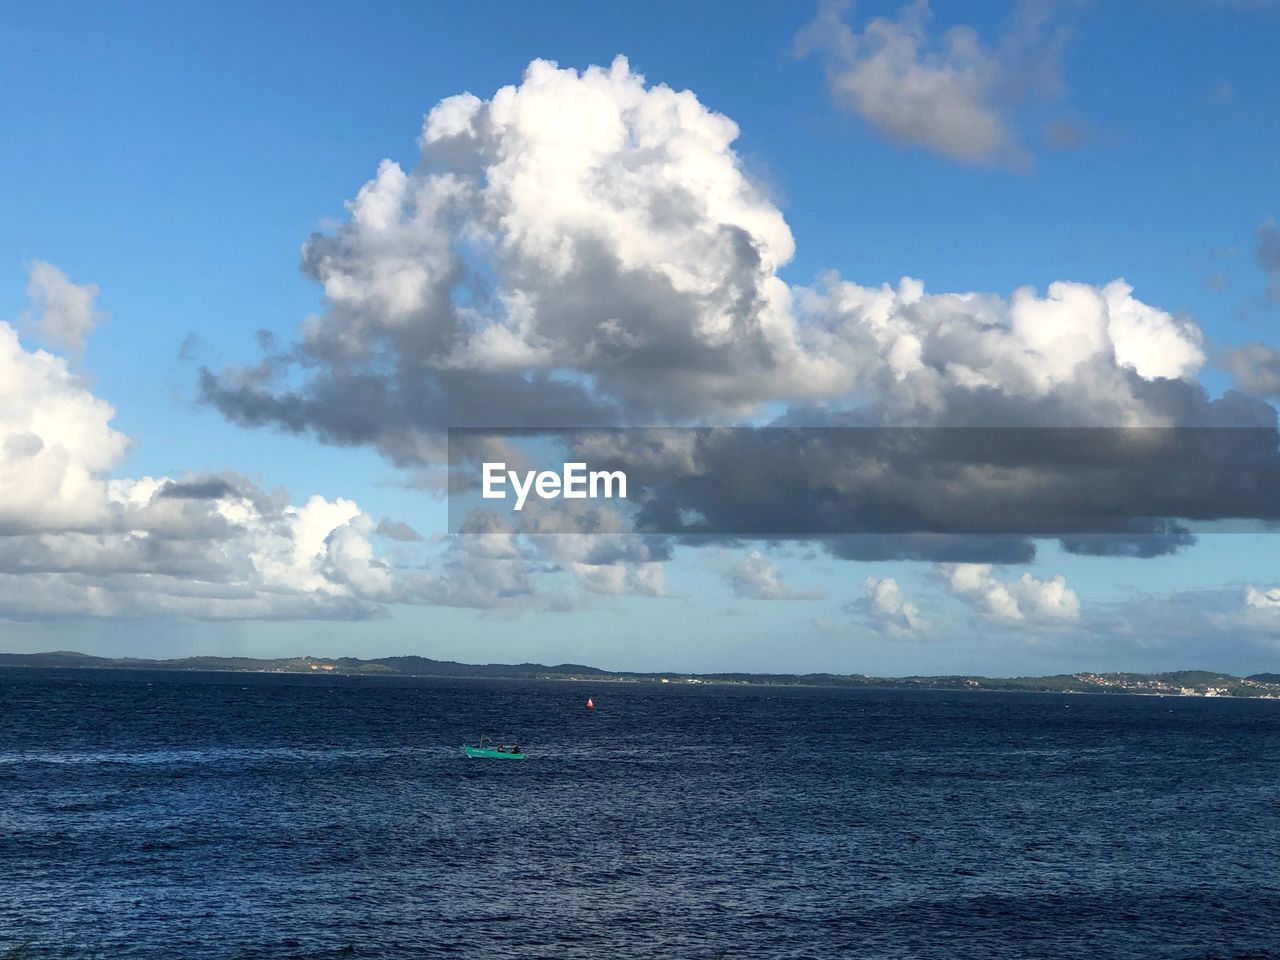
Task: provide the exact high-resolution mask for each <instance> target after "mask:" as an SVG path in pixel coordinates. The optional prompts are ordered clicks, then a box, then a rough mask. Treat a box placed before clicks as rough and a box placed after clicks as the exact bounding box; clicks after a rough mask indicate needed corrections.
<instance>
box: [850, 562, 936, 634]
mask: <svg viewBox="0 0 1280 960" xmlns="http://www.w3.org/2000/svg"><path fill="white" fill-rule="evenodd" d="M862 590H863V592H864V593H865V594H866V597H865V599H864V600H862V601H861V603H860V604H859V606H860V607H861V609H862V611H863V612H864V613H865V614H866V616H867V619H868V620H869V621H870V622H871V625H872V626H873V627H874V628H875V629H876V631H877V632H878V633H879V634H880V635H881V636H883V637H890V638H893V639H896V640H909V639H916V638H919V637H921V636H923V635H924V634H925V633H926V632H927V631H928V630H929V621H928V620H926V619H925V618H924V617H922V616H921V615H920V609H919V608H918V607H917V606H916V605H915V604H914V603H912V602H911V601H909V600H908V599H907V598H906V595H905V594H904V593H903V592H902V588H901V587H900V586H898V581H897V580H895V579H893V577H885V578H883V579H876V578H875V577H867V578H866V579H865V580H863V581H862Z"/></svg>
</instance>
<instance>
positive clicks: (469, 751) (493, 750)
mask: <svg viewBox="0 0 1280 960" xmlns="http://www.w3.org/2000/svg"><path fill="white" fill-rule="evenodd" d="M462 749H463V752H464V753H466V755H467V756H468V757H471V758H472V759H473V760H523V759H524V748H523V747H521V746H520V744H518V743H495V742H494V741H492V740H490V739H489V738H488V737H485V736H481V737H480V742H479V743H476V744H470V743H464V744H463V745H462Z"/></svg>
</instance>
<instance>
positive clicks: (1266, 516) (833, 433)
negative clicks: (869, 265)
mask: <svg viewBox="0 0 1280 960" xmlns="http://www.w3.org/2000/svg"><path fill="white" fill-rule="evenodd" d="M1245 400H1246V398H1241V397H1238V396H1237V397H1233V398H1232V399H1231V400H1230V401H1227V402H1226V403H1225V404H1224V406H1225V408H1226V409H1225V411H1219V413H1217V414H1210V413H1209V411H1205V419H1207V420H1209V421H1210V422H1212V421H1214V420H1215V419H1224V420H1225V421H1226V422H1236V423H1247V424H1250V425H1249V426H1234V427H1229V426H1212V427H1203V426H1202V427H1183V428H1175V429H1161V428H1130V429H1109V428H1041V427H1006V428H866V427H824V428H791V427H786V428H780V427H773V428H765V429H755V428H742V429H728V428H715V429H704V428H689V429H679V428H676V429H667V430H663V429H647V430H616V431H598V430H586V431H572V432H567V433H564V434H561V435H559V439H560V440H561V441H562V442H563V446H557V445H556V444H554V443H552V444H548V442H547V441H548V439H549V438H550V436H551V435H549V434H525V435H523V436H519V437H508V440H509V441H510V442H512V443H515V444H517V445H519V444H524V446H525V449H526V451H527V452H531V451H532V450H533V447H531V446H530V443H531V442H536V443H539V444H541V448H542V449H541V456H543V457H549V458H551V459H550V460H546V461H545V462H544V463H543V464H542V465H543V466H546V465H548V464H550V463H552V462H553V461H556V462H558V461H560V460H563V459H570V458H572V459H581V460H583V461H584V462H589V463H590V464H591V466H592V467H593V468H599V469H609V470H615V469H620V470H623V471H625V473H626V475H627V478H628V488H629V492H628V503H627V507H628V508H629V509H630V510H631V511H632V512H631V513H630V514H629V515H628V520H629V523H630V526H629V527H628V529H632V530H636V531H640V532H647V533H650V534H656V535H671V536H674V537H677V538H680V539H681V541H682V542H685V543H689V544H699V543H706V542H720V543H723V542H726V541H732V542H745V541H749V540H751V539H755V538H759V539H765V540H784V539H797V540H803V539H813V540H815V541H817V542H819V543H820V544H821V545H822V546H823V548H824V549H825V550H827V551H828V552H829V553H831V554H832V555H834V556H838V557H842V558H845V559H861V560H884V559H919V560H933V561H939V562H988V563H1011V562H1025V561H1027V560H1029V559H1031V558H1032V556H1033V555H1034V550H1035V547H1034V541H1035V540H1036V539H1038V538H1046V537H1047V538H1062V541H1063V545H1064V547H1065V548H1066V549H1067V550H1068V551H1070V552H1073V553H1078V554H1087V555H1101V556H1126V557H1153V556H1160V555H1164V554H1168V553H1172V552H1176V551H1178V550H1181V549H1183V548H1185V547H1187V546H1189V545H1191V544H1192V543H1193V542H1194V536H1193V533H1192V531H1191V528H1190V527H1189V526H1188V524H1192V525H1194V524H1196V523H1214V522H1216V523H1219V524H1220V523H1222V522H1224V521H1237V524H1236V526H1237V527H1239V528H1240V529H1248V530H1257V529H1261V528H1263V526H1265V525H1266V524H1271V523H1274V522H1276V521H1280V438H1278V434H1277V431H1276V423H1275V414H1274V411H1271V408H1270V407H1267V406H1266V405H1259V404H1258V403H1257V402H1256V401H1254V402H1245ZM1210 406H1212V405H1210ZM1258 419H1263V420H1267V419H1269V420H1270V422H1269V424H1268V425H1266V426H1256V425H1252V423H1253V421H1255V420H1258ZM456 468H457V469H462V470H472V471H473V470H475V469H476V466H475V464H473V463H463V464H458V465H456ZM466 502H467V501H466V500H465V499H460V500H459V501H458V504H457V507H458V508H459V509H461V508H462V506H463V505H464V504H465V503H466ZM566 503H568V501H550V502H547V501H542V502H539V505H538V509H540V510H542V511H543V512H551V513H552V515H554V511H555V509H557V508H556V507H555V506H552V504H566ZM507 505H508V506H509V505H510V501H507ZM453 506H454V504H453V503H451V507H453ZM513 516H515V517H516V522H517V523H521V522H523V521H521V520H520V519H519V518H518V516H516V515H515V514H513ZM544 529H545V531H546V532H552V533H554V532H557V531H556V529H555V528H554V527H553V526H551V525H545V526H544ZM572 529H574V530H576V529H577V528H576V527H575V528H572Z"/></svg>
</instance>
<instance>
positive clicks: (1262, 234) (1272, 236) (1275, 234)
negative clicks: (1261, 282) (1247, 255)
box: [1254, 217, 1280, 303]
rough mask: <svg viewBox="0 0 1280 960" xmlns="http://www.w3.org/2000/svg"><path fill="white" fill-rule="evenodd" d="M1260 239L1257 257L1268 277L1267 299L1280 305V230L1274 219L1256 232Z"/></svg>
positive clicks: (1255, 234) (1267, 221)
mask: <svg viewBox="0 0 1280 960" xmlns="http://www.w3.org/2000/svg"><path fill="white" fill-rule="evenodd" d="M1254 236H1256V237H1257V239H1258V246H1257V249H1256V251H1255V254H1254V255H1255V257H1256V258H1257V261H1258V266H1259V267H1261V268H1262V272H1263V273H1265V274H1266V275H1267V299H1268V300H1270V301H1272V302H1274V303H1280V230H1277V229H1276V221H1275V218H1274V217H1271V218H1269V219H1267V220H1266V221H1265V222H1264V223H1263V224H1262V225H1261V226H1259V227H1258V229H1257V230H1256V231H1255V233H1254Z"/></svg>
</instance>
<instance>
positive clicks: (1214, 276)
mask: <svg viewBox="0 0 1280 960" xmlns="http://www.w3.org/2000/svg"><path fill="white" fill-rule="evenodd" d="M1204 285H1205V287H1206V288H1208V289H1209V290H1225V289H1227V275H1226V274H1225V273H1211V274H1209V276H1207V277H1205V278H1204Z"/></svg>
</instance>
